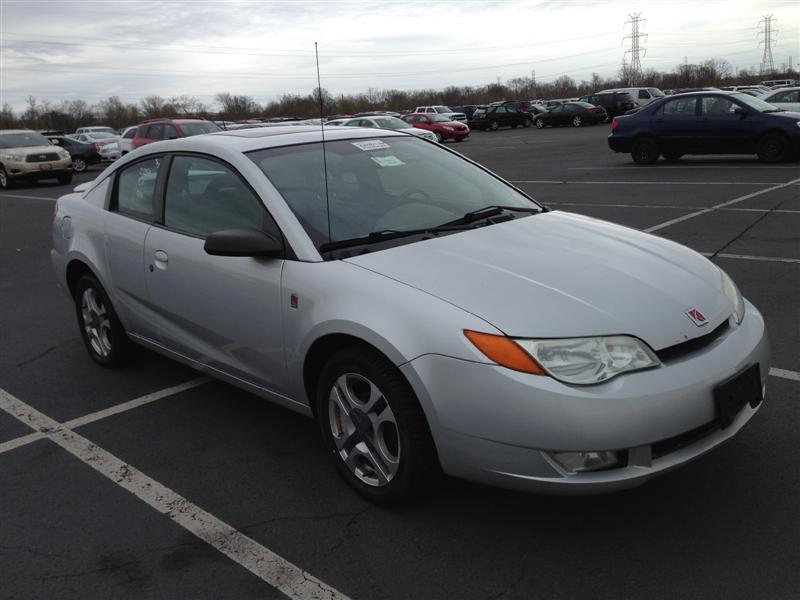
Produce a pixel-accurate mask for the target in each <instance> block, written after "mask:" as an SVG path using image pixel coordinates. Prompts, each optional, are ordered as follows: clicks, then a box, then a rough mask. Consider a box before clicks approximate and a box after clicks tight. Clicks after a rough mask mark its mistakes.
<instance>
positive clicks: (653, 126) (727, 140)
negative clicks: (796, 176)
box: [608, 91, 800, 164]
mask: <svg viewBox="0 0 800 600" xmlns="http://www.w3.org/2000/svg"><path fill="white" fill-rule="evenodd" d="M608 145H609V147H610V148H611V149H612V150H613V151H614V152H625V153H630V154H631V157H632V158H633V160H634V161H635V162H637V163H639V164H651V163H654V162H656V161H657V160H658V157H659V155H663V156H664V158H666V159H668V160H677V159H679V158H680V157H681V156H683V155H684V154H757V155H758V157H759V159H761V160H762V161H763V162H768V163H776V162H781V161H783V160H786V159H787V158H789V157H790V156H791V155H793V154H794V155H795V156H796V155H797V152H798V150H800V113H795V112H789V111H784V110H782V109H780V108H777V107H775V106H773V105H772V104H768V103H766V102H764V101H763V100H759V99H758V98H754V97H753V96H749V95H747V94H743V93H739V92H723V91H713V92H712V91H704V92H693V93H688V94H678V95H675V96H667V97H665V98H664V99H661V100H657V101H655V102H652V103H651V104H648V105H647V106H645V107H644V108H642V109H641V110H639V111H637V112H636V113H634V114H631V115H623V116H619V117H616V118H615V119H614V120H613V122H612V123H611V135H610V136H608Z"/></svg>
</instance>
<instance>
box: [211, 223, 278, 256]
mask: <svg viewBox="0 0 800 600" xmlns="http://www.w3.org/2000/svg"><path fill="white" fill-rule="evenodd" d="M203 249H204V250H205V251H206V253H207V254H210V255H212V256H251V257H255V256H261V257H266V258H282V257H283V241H282V240H279V239H278V238H276V237H275V236H274V235H271V234H269V233H265V232H263V231H259V230H258V229H224V230H222V231H215V232H214V233H212V234H210V235H209V236H208V237H207V238H206V243H205V245H204V246H203Z"/></svg>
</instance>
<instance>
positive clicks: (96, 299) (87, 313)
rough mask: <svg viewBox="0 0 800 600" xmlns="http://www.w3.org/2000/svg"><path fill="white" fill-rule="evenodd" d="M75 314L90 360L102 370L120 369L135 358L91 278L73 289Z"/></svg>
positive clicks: (102, 292) (100, 288) (133, 349)
mask: <svg viewBox="0 0 800 600" xmlns="http://www.w3.org/2000/svg"><path fill="white" fill-rule="evenodd" d="M75 312H76V314H77V316H78V326H79V327H80V330H81V337H82V338H83V343H84V344H85V345H86V350H87V351H88V352H89V356H91V357H92V360H93V361H95V362H96V363H97V364H99V365H102V366H104V367H119V366H121V365H124V364H126V363H128V362H130V360H131V359H132V358H133V357H134V356H135V354H136V346H135V345H134V344H133V342H131V340H130V339H129V338H128V336H127V334H126V333H125V329H124V328H123V327H122V323H120V321H119V318H118V317H117V313H116V312H114V307H113V306H112V305H111V300H110V299H109V298H108V294H106V291H105V290H104V289H103V286H101V285H100V283H99V282H98V281H97V279H95V278H94V277H93V276H92V275H84V276H83V277H81V278H80V279H79V280H78V284H77V285H76V286H75Z"/></svg>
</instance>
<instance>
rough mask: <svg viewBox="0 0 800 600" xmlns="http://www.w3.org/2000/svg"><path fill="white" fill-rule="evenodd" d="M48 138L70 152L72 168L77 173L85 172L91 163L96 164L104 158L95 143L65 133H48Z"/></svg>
mask: <svg viewBox="0 0 800 600" xmlns="http://www.w3.org/2000/svg"><path fill="white" fill-rule="evenodd" d="M47 139H48V140H50V141H51V142H52V143H54V144H56V145H58V146H61V147H62V148H64V150H66V151H67V152H69V155H70V157H72V170H73V171H75V172H76V173H83V172H84V171H85V170H86V169H88V168H89V165H96V164H97V163H99V162H101V161H102V160H103V159H102V157H101V156H100V155H99V154H98V153H97V148H96V147H95V145H94V144H86V143H84V142H79V141H78V140H74V139H72V138H68V137H66V136H63V135H48V136H47Z"/></svg>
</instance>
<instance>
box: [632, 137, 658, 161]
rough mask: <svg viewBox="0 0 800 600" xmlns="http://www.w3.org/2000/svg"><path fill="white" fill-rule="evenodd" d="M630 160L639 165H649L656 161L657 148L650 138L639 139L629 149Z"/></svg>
mask: <svg viewBox="0 0 800 600" xmlns="http://www.w3.org/2000/svg"><path fill="white" fill-rule="evenodd" d="M631 158H633V161H634V162H635V163H637V164H640V165H651V164H653V163H654V162H656V161H657V160H658V146H657V145H656V143H655V141H654V140H652V139H650V138H639V139H638V140H636V141H635V142H633V146H632V147H631Z"/></svg>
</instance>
